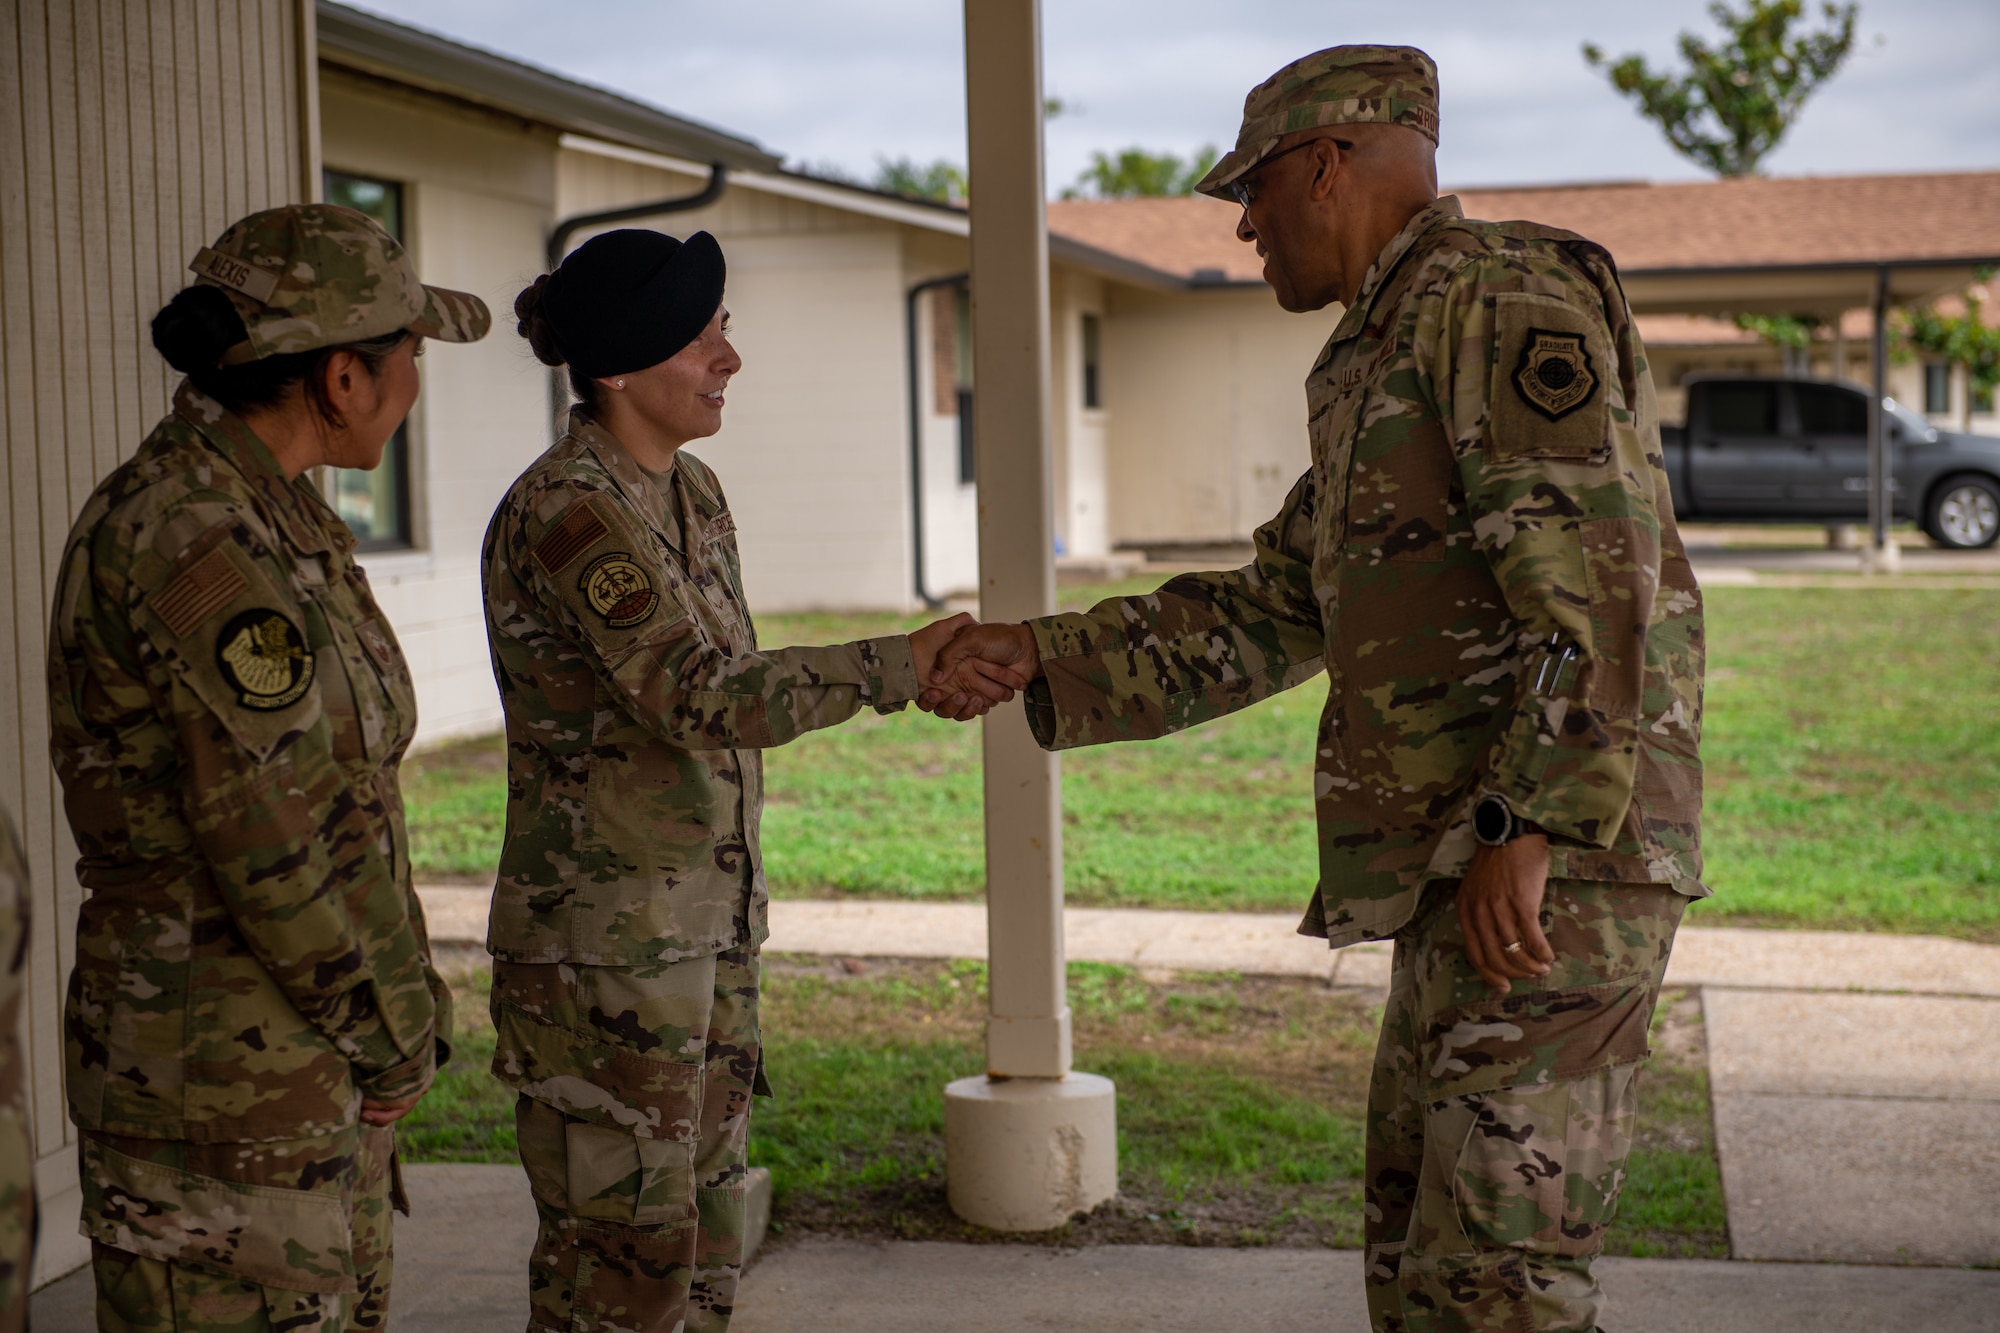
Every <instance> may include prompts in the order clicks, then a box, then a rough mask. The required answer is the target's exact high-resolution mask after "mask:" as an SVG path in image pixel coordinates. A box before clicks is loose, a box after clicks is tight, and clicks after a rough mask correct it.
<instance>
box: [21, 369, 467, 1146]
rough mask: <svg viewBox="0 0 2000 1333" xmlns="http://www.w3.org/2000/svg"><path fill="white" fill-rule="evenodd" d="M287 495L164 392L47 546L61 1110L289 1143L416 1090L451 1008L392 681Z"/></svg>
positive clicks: (148, 1126)
mask: <svg viewBox="0 0 2000 1333" xmlns="http://www.w3.org/2000/svg"><path fill="white" fill-rule="evenodd" d="M353 549H354V536H353V534H352V533H351V532H349V531H348V529H347V525H346V524H344V523H342V522H341V521H340V519H339V518H338V517H337V516H336V515H335V514H334V513H333V511H332V510H330V509H328V508H327V506H326V504H325V503H324V502H323V501H322V500H321V499H320V498H319V495H318V493H317V492H316V491H315V490H313V488H312V487H311V485H310V484H309V483H307V482H305V481H303V480H301V481H299V482H297V483H292V482H288V481H286V479H285V476H284V473H283V472H282V471H280V470H279V468H278V466H277V463H276V462H275V461H274V460H273V459H272V458H271V455H270V454H269V452H268V451H267V450H266V449H265V448H264V446H263V444H262V443H261V442H260V441H259V440H258V439H257V437H256V435H255V434H253V433H252V432H251V430H250V428H249V427H248V426H247V425H245V424H244V422H243V421H242V420H241V419H240V418H238V417H236V416H235V415H233V414H232V413H230V412H228V411H226V410H225V409H223V408H222V407H221V406H220V405H219V404H217V403H216V402H214V401H213V400H212V399H209V398H208V397H206V396H205V395H203V394H201V393H199V392H197V391H195V390H194V389H193V388H192V387H191V386H188V385H186V384H183V385H182V386H181V388H180V390H179V392H178V393H177V394H176V396H175V399H174V411H173V412H172V413H171V414H170V415H169V416H167V417H166V418H165V419H164V420H163V421H161V423H160V424H159V425H158V426H157V427H156V428H155V429H154V431H153V433H152V434H151V435H150V436H149V437H147V439H146V442H145V443H144V444H142V445H141V446H140V447H139V451H138V453H137V454H136V455H135V456H134V457H133V458H132V459H131V461H129V462H127V463H125V464H124V465H122V466H121V467H119V468H118V469H117V470H115V471H114V472H112V474H111V475H110V476H109V477H107V478H106V479H105V480H104V482H103V483H102V484H101V485H99V486H98V488H97V490H96V492H95V493H94V494H93V495H92V496H91V498H90V500H89V501H88V503H86V504H85V505H84V508H83V513H82V515H81V516H80V517H78V519H77V521H76V526H75V527H74V528H73V529H72V530H71V532H70V536H69V542H68V545H67V546H66V547H65V549H64V551H63V560H62V569H61V573H60V575H59V576H58V580H57V585H56V589H57V590H56V604H55V616H54V624H53V626H52V629H51V633H50V642H49V663H48V672H49V711H50V727H51V733H52V734H51V737H50V748H51V750H52V751H53V753H54V758H55V766H56V772H57V775H58V776H59V777H60V778H61V780H62V784H63V797H64V803H65V808H66V810H67V812H68V815H69V823H70V828H71V829H72V830H73V831H74V832H75V835H76V842H77V848H78V851H79V853H80V856H79V859H78V862H77V872H78V875H79V877H80V878H81V880H82V882H83V887H84V889H85V891H86V893H87V894H88V896H87V897H86V898H85V900H84V903H83V908H82V913H81V916H80V918H79V920H78V924H77V951H76V967H75V970H74V971H73V972H72V973H71V974H70V983H69V1000H68V1007H67V1010H66V1018H65V1022H66V1028H65V1032H66V1041H65V1047H66V1052H67V1059H68V1091H69V1106H70V1115H71V1117H72V1118H73V1119H74V1120H75V1121H76V1123H77V1124H78V1125H79V1126H81V1127H82V1128H84V1129H87V1130H102V1131H105V1132H107V1133H112V1134H123V1135H132V1136H137V1137H141V1138H152V1139H180V1140H184V1141H190V1142H213V1143H221V1142H247V1141H268V1140H274V1139H298V1138H305V1137H310V1136H312V1135H316V1134H322V1133H325V1132H328V1131H330V1130H333V1129H336V1128H340V1127H344V1126H347V1125H351V1124H353V1123H355V1122H356V1119H357V1113H358V1111H359V1109H360V1101H361V1098H362V1097H363V1096H364V1095H365V1096H369V1097H376V1098H380V1099H384V1100H388V1099H393V1098H398V1097H403V1096H407V1095H409V1094H411V1093H414V1092H418V1091H421V1090H422V1089H423V1088H425V1087H426V1086H428V1084H429V1081H430V1078H431V1076H432V1074H433V1072H434V1070H435V1065H436V1062H437V1049H436V1041H435V1038H436V1036H437V1035H438V1034H441V1033H447V1032H449V1031H450V1026H449V1022H448V1017H449V992H448V991H446V990H445V989H444V987H443V984H442V982H441V981H439V979H438V978H437V976H436V974H435V972H434V971H432V969H431V967H430V963H429V944H428V942H427V940H426V938H425V935H424V925H423V914H422V909H421V908H420V907H419V905H418V903H417V900H416V896H415V894H414V892H413V891H412V889H411V887H410V861H409V842H408V838H407V835H406V833H405V830H404V825H403V801H402V793H401V790H400V788H399V786H398V783H397V773H396V765H397V762H398V761H399V759H400V758H401V756H402V753H403V750H404V748H405V747H406V746H407V745H408V744H409V740H410V735H411V731H412V728H413V727H414V725H415V721H416V707H415V699H414V694H413V691H412V688H411V684H410V675H409V670H408V668H407V667H406V666H405V664H404V661H403V655H402V651H401V649H400V648H398V647H397V644H396V640H395V638H394V636H393V635H392V634H391V633H390V630H389V625H388V622H387V621H386V620H384V619H383V617H382V613H381V610H380V609H379V608H378V607H377V606H376V605H375V600H374V598H373V596H372V595H371V594H370V593H369V590H368V582H367V579H366V578H365V577H364V576H363V574H362V572H361V570H360V569H359V568H358V567H357V566H356V565H355V563H354V559H353Z"/></svg>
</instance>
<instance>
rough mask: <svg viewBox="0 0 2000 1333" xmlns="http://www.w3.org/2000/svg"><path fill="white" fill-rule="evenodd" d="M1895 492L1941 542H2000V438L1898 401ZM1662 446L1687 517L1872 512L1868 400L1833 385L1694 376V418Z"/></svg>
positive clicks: (1891, 419)
mask: <svg viewBox="0 0 2000 1333" xmlns="http://www.w3.org/2000/svg"><path fill="white" fill-rule="evenodd" d="M1882 405H1883V408H1884V409H1885V411H1886V412H1887V413H1888V415H1887V418H1886V421H1885V425H1886V426H1887V428H1888V446H1889V457H1890V460H1891V462H1890V477H1891V482H1890V486H1891V490H1890V496H1891V499H1892V502H1893V504H1894V507H1895V512H1896V516H1897V517H1898V518H1911V519H1915V520H1916V521H1917V522H1918V523H1919V524H1921V525H1922V527H1923V529H1924V531H1925V532H1927V533H1929V534H1930V537H1931V540H1932V541H1935V542H1936V543H1937V544H1938V545H1940V546H1947V547H1952V548H1955V549H1958V550H1974V549H1978V548H1981V547H1986V546H1991V545H1992V544H1993V542H1994V540H1995V538H2000V439H1995V438H1992V437H1989V436H1983V435H1962V434H1959V433H1957V432H1954V431H1941V430H1938V429H1936V428H1935V427H1933V426H1932V425H1930V423H1929V422H1927V421H1925V420H1924V419H1923V418H1922V417H1921V416H1919V415H1918V414H1917V413H1915V412H1912V411H1911V410H1910V409H1909V408H1907V407H1904V406H1903V405H1902V404H1901V403H1898V402H1897V401H1896V400H1895V399H1893V398H1885V399H1883V402H1882ZM1660 442H1661V444H1662V445H1663V446H1664V452H1665V454H1666V466H1667V477H1668V479H1669V480H1670V481H1671V483H1672V485H1673V491H1674V513H1675V514H1676V515H1677V516H1678V517H1680V518H1683V519H1742V520H1749V521H1770V520H1778V521H1797V520H1805V521H1812V522H1828V523H1839V522H1859V521H1862V520H1865V519H1866V518H1867V517H1868V395H1867V392H1866V391H1865V390H1862V389H1859V388H1856V387H1855V386H1853V385H1849V384H1836V383H1832V382H1829V381H1825V380H1804V379H1745V378H1723V377H1721V376H1715V377H1696V378H1692V379H1690V380H1689V381H1688V382H1687V425H1686V426H1665V427H1662V428H1661V430H1660Z"/></svg>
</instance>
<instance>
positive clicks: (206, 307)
mask: <svg viewBox="0 0 2000 1333" xmlns="http://www.w3.org/2000/svg"><path fill="white" fill-rule="evenodd" d="M249 336H250V332H249V330H248V329H246V328H244V327H243V316H241V315H239V314H237V313H236V307H235V306H233V305H231V304H230V302H229V298H228V297H227V296H226V295H224V294H223V291H222V289H221V288H220V287H210V286H208V285H207V284H206V283H196V284H195V285H194V286H192V287H183V288H181V289H180V290H179V291H178V292H175V293H174V299H173V300H171V301H169V302H167V303H166V305H164V306H162V307H161V308H160V313H159V314H157V315H155V316H153V346H154V348H156V349H157V350H158V351H159V353H160V355H161V356H163V357H165V358H166V359H167V364H168V365H170V366H172V367H173V368H174V369H175V370H178V371H179V372H180V373H181V374H183V375H198V374H201V373H202V372H204V371H209V370H214V369H215V367H216V363H217V362H219V361H220V360H221V359H222V354H223V353H224V352H226V351H228V350H229V349H230V348H232V347H234V346H236V344H237V343H240V342H242V341H243V340H244V339H245V338H247V337H249Z"/></svg>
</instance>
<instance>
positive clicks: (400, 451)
mask: <svg viewBox="0 0 2000 1333" xmlns="http://www.w3.org/2000/svg"><path fill="white" fill-rule="evenodd" d="M355 185H361V186H374V187H379V188H380V189H382V190H383V191H385V192H386V194H387V197H388V199H389V201H390V202H389V206H388V208H387V209H370V208H366V207H363V208H359V209H358V210H357V211H360V212H363V213H367V214H368V215H369V216H370V217H373V218H374V219H375V220H376V221H377V222H380V223H381V224H382V226H383V229H384V230H386V231H387V232H388V233H389V234H390V235H391V236H394V237H395V238H396V239H397V240H399V241H403V242H404V243H405V244H408V233H407V229H406V228H405V226H404V222H405V220H406V216H407V214H406V207H405V206H406V204H407V201H408V189H407V187H406V186H405V184H404V183H403V182H402V181H392V180H386V179H384V178H382V177H380V176H369V175H365V174H363V173H361V172H358V171H341V170H339V169H337V168H334V167H324V168H322V169H321V171H320V186H321V194H322V195H323V196H324V197H325V199H326V201H327V202H328V203H344V202H345V201H344V199H343V196H345V195H347V194H348V193H349V188H350V187H352V186H355ZM345 206H347V207H355V205H354V204H353V203H345ZM385 213H386V215H387V216H386V217H385V216H384V214H385ZM412 452H413V451H412V447H411V443H410V423H409V421H408V420H407V419H405V420H404V421H403V423H402V424H401V425H399V426H397V427H396V433H395V434H393V435H391V436H390V437H389V442H388V443H387V444H385V445H384V446H383V447H382V462H381V463H380V464H379V465H378V466H377V467H376V468H375V470H374V471H372V472H361V471H358V470H356V469H352V468H328V469H326V478H327V491H328V492H329V494H328V495H327V503H329V504H330V505H332V506H333V509H334V512H335V513H338V514H340V516H341V520H342V521H343V522H346V523H347V524H348V526H349V527H353V526H354V523H353V521H352V520H351V519H349V518H348V516H347V514H345V513H341V506H340V499H341V497H340V484H341V483H340V479H341V476H342V475H343V474H349V475H352V476H356V477H362V478H366V479H367V483H366V484H367V487H368V489H369V490H370V491H371V492H373V491H375V490H376V489H377V486H376V479H377V478H378V477H383V476H386V478H387V480H388V482H389V485H388V488H387V489H388V490H389V504H390V509H391V513H390V518H391V520H392V523H393V526H392V527H391V529H390V530H389V531H387V532H383V533H380V534H377V533H375V532H373V531H372V530H371V532H370V533H369V535H366V536H364V535H363V534H362V533H361V532H360V531H359V530H356V531H355V534H354V536H355V548H354V549H355V550H356V551H366V552H380V551H414V550H416V549H417V534H416V525H415V514H414V506H413V505H412V502H411V484H410V480H411V474H412V472H413V471H414V469H413V468H412V467H411V454H412Z"/></svg>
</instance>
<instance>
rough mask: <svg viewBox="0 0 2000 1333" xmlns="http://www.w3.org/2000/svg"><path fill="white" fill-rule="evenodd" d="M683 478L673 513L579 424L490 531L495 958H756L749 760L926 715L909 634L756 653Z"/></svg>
mask: <svg viewBox="0 0 2000 1333" xmlns="http://www.w3.org/2000/svg"><path fill="white" fill-rule="evenodd" d="M671 475H672V476H673V477H674V479H675V480H674V483H673V485H672V486H671V487H670V489H671V490H672V491H673V492H674V494H673V495H672V496H662V495H661V494H660V492H659V488H658V487H656V486H655V485H654V483H653V480H652V478H651V477H650V476H649V475H648V474H647V473H646V472H645V471H644V470H642V469H641V468H640V467H639V466H638V464H637V463H635V462H634V461H633V459H632V456H631V455H630V454H629V453H627V452H626V450H625V448H624V446H623V445H621V444H619V443H618V441H617V440H616V439H615V438H613V437H612V435H611V433H610V432H609V431H607V430H605V429H604V428H603V427H601V426H599V425H598V424H597V423H596V422H595V421H593V420H592V419H591V418H590V417H589V416H588V415H587V414H586V413H584V412H583V411H581V410H578V411H574V412H572V413H571V415H570V420H569V430H568V432H567V433H566V434H565V435H564V436H563V438H562V439H560V440H558V441H557V442H556V443H555V445H554V446H553V447H552V448H550V449H549V451H548V452H547V453H545V454H543V455H542V456H541V458H539V459H538V460H536V462H535V463H534V465H533V466H531V467H530V468H529V469H528V470H527V471H526V472H524V473H522V474H521V477H520V479H519V480H517V481H516V482H515V483H514V486H513V489H511V490H510V491H509V492H508V493H507V498H506V499H505V500H503V501H502V502H501V505H500V508H499V511H498V512H497V513H495V514H494V516H493V523H492V525H491V526H490V527H489V528H488V529H487V532H486V548H485V555H484V565H485V584H486V634H487V641H488V643H489V645H490V647H491V649H492V654H493V674H494V676H495V677H496V678H497V679H498V680H499V683H500V699H501V704H502V706H503V707H504V709H505V710H506V715H507V750H508V773H507V834H506V842H505V844H504V845H503V847H502V850H501V853H500V874H499V882H498V884H497V886H496V887H495V889H494V892H493V915H492V919H491V923H490V927H489V931H488V935H487V947H488V948H489V949H490V950H491V951H492V953H493V954H494V956H495V957H498V958H504V959H509V960H511V961H513V962H517V963H553V962H572V963H592V964H607V965H620V964H633V963H645V962H652V961H655V960H659V961H666V962H673V961H675V960H678V959H683V958H699V957H702V956H705V955H707V954H712V953H719V952H721V951H722V950H724V949H728V948H732V947H735V946H736V945H739V944H761V943H762V942H763V940H764V938H765V936H766V935H767V934H768V933H769V932H768V929H767V926H766V921H765V918H766V902H767V895H766V892H765V887H764V870H763V857H762V855H761V853H760V851H759V848H758V844H757V821H758V817H759V815H760V813H761V812H762V810H763V804H764V768H763V761H762V757H761V756H760V755H759V754H758V753H757V752H758V751H759V750H762V749H764V748H765V747H767V746H773V745H783V744H785V743H786V742H787V741H790V740H792V739H793V738H794V737H797V736H799V735H801V734H803V733H805V732H808V731H812V730H815V729H817V728H819V727H826V726H832V725H833V724H834V723H836V722H841V721H844V720H845V719H847V718H849V717H852V716H853V715H854V714H855V713H856V712H858V711H860V709H861V707H862V706H863V705H867V704H873V705H875V706H877V707H878V708H879V709H882V710H883V711H889V710H890V709H891V708H892V707H900V706H901V705H902V704H903V703H905V702H907V701H908V700H910V699H911V698H913V697H915V694H916V676H915V672H914V670H913V668H912V666H911V662H910V647H909V640H908V639H906V638H904V637H903V636H901V635H895V636H891V637H887V638H880V639H864V640H861V641H860V642H857V643H849V644H841V645H838V646H835V647H828V648H781V649H776V650H774V651H771V652H759V651H758V648H757V635H756V631H755V630H754V629H753V628H752V626H751V624H750V614H749V612H748V611H747V610H746V609H745V607H744V604H743V581H742V574H741V568H740V566H739V563H738V560H737V554H736V536H735V533H736V523H735V520H734V519H733V518H732V517H731V516H730V512H729V506H728V504H727V502H726V501H725V500H724V499H723V496H722V487H721V484H720V483H719V482H718V481H717V480H716V477H715V474H714V473H713V472H711V471H710V470H709V469H708V468H707V466H706V465H704V464H703V463H702V462H701V461H700V460H699V459H697V458H695V457H693V456H692V455H690V454H689V453H688V452H687V451H686V450H682V451H680V452H679V454H678V455H677V456H676V460H675V463H674V470H673V473H672V474H671Z"/></svg>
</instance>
